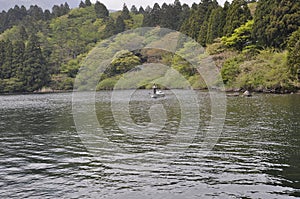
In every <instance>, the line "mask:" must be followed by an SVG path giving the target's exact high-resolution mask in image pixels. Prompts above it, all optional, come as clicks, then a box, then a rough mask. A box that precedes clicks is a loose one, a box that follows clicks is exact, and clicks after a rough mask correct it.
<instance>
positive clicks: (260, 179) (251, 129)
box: [0, 90, 300, 199]
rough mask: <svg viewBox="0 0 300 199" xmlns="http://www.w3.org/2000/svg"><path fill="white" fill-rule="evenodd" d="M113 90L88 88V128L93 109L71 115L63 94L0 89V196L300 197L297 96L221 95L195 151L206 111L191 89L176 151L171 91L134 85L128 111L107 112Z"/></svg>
mask: <svg viewBox="0 0 300 199" xmlns="http://www.w3.org/2000/svg"><path fill="white" fill-rule="evenodd" d="M116 92H117V94H118V96H119V97H120V96H121V98H118V99H120V101H117V102H113V103H116V104H114V105H112V102H111V94H112V93H111V92H98V93H97V94H96V105H95V106H94V108H95V113H96V114H95V117H96V119H97V121H98V122H99V124H98V125H99V126H96V127H95V126H93V124H89V122H88V121H89V120H88V119H89V117H90V116H91V115H93V113H91V114H90V115H85V114H86V113H82V114H81V113H80V111H79V112H75V113H74V109H73V110H72V94H71V93H60V94H39V95H5V96H0V117H1V120H0V124H1V125H0V198H1V199H3V198H18V199H20V198H109V199H110V198H113V199H114V198H129V199H130V198H134V199H140V198H144V199H148V198H154V199H156V198H161V199H173V198H178V199H179V198H180V199H185V198H187V199H190V198H297V197H300V95H297V94H294V95H268V94H256V95H254V96H253V97H250V98H244V97H228V98H227V111H226V118H225V123H224V127H223V130H222V133H221V134H220V136H219V137H218V138H216V139H217V143H216V144H215V145H214V147H213V148H212V149H211V150H210V152H209V153H208V154H205V155H201V153H202V152H203V151H202V149H201V147H202V144H203V137H205V132H206V130H207V129H208V128H209V121H210V119H211V108H210V104H211V100H210V97H209V94H208V93H207V92H198V91H197V92H196V94H197V98H198V100H199V103H198V105H197V106H195V107H193V103H191V104H190V108H191V109H190V110H191V112H187V113H185V114H186V116H187V118H189V119H187V120H186V124H188V125H186V126H185V127H183V128H182V129H181V131H184V134H182V136H183V137H184V138H183V140H187V141H186V145H185V147H186V148H185V150H180V151H177V150H175V149H176V147H178V148H180V147H181V146H179V145H181V143H180V142H175V141H173V140H172V136H174V135H176V134H178V133H179V132H178V129H179V128H181V127H180V125H181V120H182V114H183V113H182V112H181V106H180V103H179V101H178V100H177V99H176V96H175V95H174V94H172V92H171V91H167V96H166V97H165V98H163V99H151V98H150V97H149V92H150V91H147V90H139V91H136V92H134V93H133V94H132V95H131V97H132V98H131V99H130V102H129V104H128V110H129V116H128V115H127V116H126V115H125V116H122V114H121V113H120V114H118V113H116V112H114V111H118V110H119V109H120V107H122V105H123V104H122V103H123V101H122V95H124V96H125V95H126V92H129V91H116ZM178 92H183V93H184V92H185V91H178ZM81 95H82V96H83V98H82V103H83V107H84V105H85V100H84V99H85V98H84V96H85V93H82V94H81ZM188 97H189V96H187V98H188ZM124 99H125V97H124ZM87 101H88V99H87ZM87 104H88V103H87ZM125 105H126V100H125V102H124V106H125ZM113 106H114V107H117V109H116V110H113V108H114V107H113ZM151 107H152V108H151ZM153 107H154V108H153ZM121 109H122V108H121ZM196 109H197V110H198V109H199V113H200V118H198V119H197V120H196V121H198V122H196V123H195V118H197V117H196V116H194V115H193V110H196ZM77 111H78V110H77ZM156 112H159V114H157V115H155V113H156ZM74 114H75V116H74ZM163 116H164V117H163ZM74 117H77V119H78V117H79V118H80V117H81V119H82V121H84V122H85V124H86V126H85V127H82V126H80V124H79V123H80V122H79V123H78V121H76V120H75V121H76V125H75V122H74ZM122 117H124V121H123V120H122ZM160 117H162V118H160ZM194 117H195V118H194ZM151 119H152V120H155V121H156V123H155V124H154V125H152V126H151V125H150V126H149V123H150V122H151ZM161 120H163V123H161ZM147 125H148V126H147ZM161 125H163V127H161ZM198 125H199V128H197V129H196V130H197V131H196V134H194V133H193V134H192V133H191V134H190V135H189V132H194V130H195V129H194V128H195V126H196V127H197V126H198ZM94 127H95V129H97V131H99V132H101V136H100V137H99V135H98V137H95V140H94V142H92V140H93V139H90V138H91V136H96V135H91V134H89V133H90V132H86V129H93V128H94ZM152 132H153V134H151V133H152ZM94 133H95V132H94ZM85 134H88V135H87V137H88V136H89V139H86V138H85ZM180 135H181V134H180ZM189 136H190V137H189ZM99 138H100V139H102V138H103V140H102V141H103V142H104V141H105V142H107V143H110V145H109V147H107V146H106V147H104V145H105V143H98V142H97V139H98V140H99ZM189 138H190V139H189ZM100 142H101V140H100ZM187 145H188V146H187ZM166 146H172V147H173V148H171V149H174V151H171V150H167V148H166ZM164 149H166V150H164ZM169 149H170V148H169ZM170 151H171V152H170Z"/></svg>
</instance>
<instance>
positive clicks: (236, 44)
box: [222, 20, 254, 51]
mask: <svg viewBox="0 0 300 199" xmlns="http://www.w3.org/2000/svg"><path fill="white" fill-rule="evenodd" d="M253 24H254V20H249V21H248V22H247V23H245V24H244V25H241V26H240V27H239V28H237V29H235V30H234V33H233V34H232V35H231V36H228V37H226V36H224V37H222V42H223V44H224V45H225V46H227V47H233V48H235V49H236V50H240V51H241V50H242V49H243V48H244V47H245V46H246V45H249V44H251V43H252V38H251V31H252V28H253Z"/></svg>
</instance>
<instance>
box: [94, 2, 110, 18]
mask: <svg viewBox="0 0 300 199" xmlns="http://www.w3.org/2000/svg"><path fill="white" fill-rule="evenodd" d="M94 8H95V12H96V15H97V17H98V18H107V17H108V16H109V11H108V10H107V8H106V6H105V5H104V4H103V3H100V2H99V1H97V2H96V3H95V7H94Z"/></svg>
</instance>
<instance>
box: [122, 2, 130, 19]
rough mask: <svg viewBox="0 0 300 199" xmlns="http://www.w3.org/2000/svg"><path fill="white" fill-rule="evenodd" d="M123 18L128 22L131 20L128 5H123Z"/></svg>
mask: <svg viewBox="0 0 300 199" xmlns="http://www.w3.org/2000/svg"><path fill="white" fill-rule="evenodd" d="M121 17H122V18H123V20H128V19H131V16H130V13H129V10H128V8H127V6H126V4H125V3H124V5H123V9H122V13H121Z"/></svg>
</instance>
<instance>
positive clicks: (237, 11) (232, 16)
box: [224, 0, 252, 36]
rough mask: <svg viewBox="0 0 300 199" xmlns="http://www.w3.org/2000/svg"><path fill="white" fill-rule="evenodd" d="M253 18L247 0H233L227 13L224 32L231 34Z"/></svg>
mask: <svg viewBox="0 0 300 199" xmlns="http://www.w3.org/2000/svg"><path fill="white" fill-rule="evenodd" d="M251 18H252V16H251V12H250V9H249V7H248V5H247V2H246V1H245V0H233V1H232V4H231V5H230V6H229V9H228V12H227V15H226V24H225V27H224V34H225V35H227V36H229V35H231V34H232V33H233V31H234V30H235V29H236V28H238V27H240V26H241V25H242V24H245V23H246V22H247V21H248V20H250V19H251Z"/></svg>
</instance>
